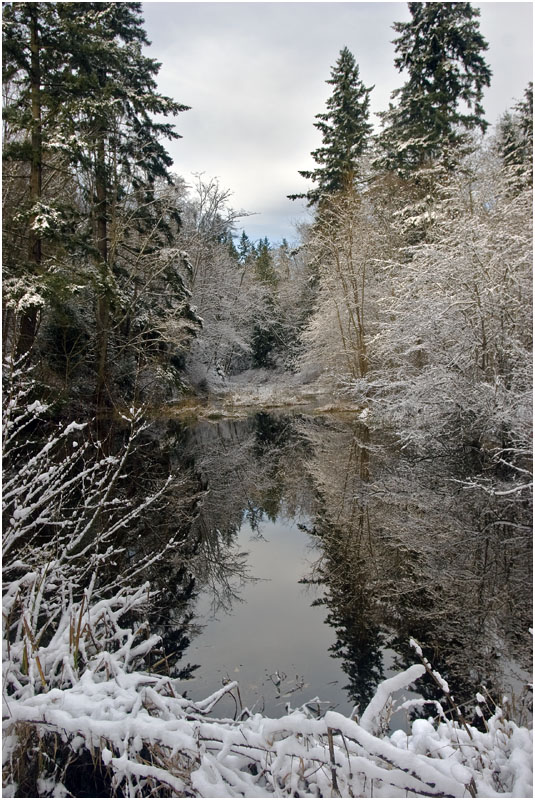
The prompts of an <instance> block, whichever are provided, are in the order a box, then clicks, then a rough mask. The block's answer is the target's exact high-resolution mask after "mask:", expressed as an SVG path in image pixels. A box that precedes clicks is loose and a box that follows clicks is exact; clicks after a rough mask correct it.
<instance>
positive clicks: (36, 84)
mask: <svg viewBox="0 0 535 800" xmlns="http://www.w3.org/2000/svg"><path fill="white" fill-rule="evenodd" d="M30 98H31V117H32V122H31V155H32V157H31V164H30V205H31V208H32V213H31V215H30V229H29V234H28V261H29V262H30V265H31V269H32V274H33V275H34V276H36V275H38V274H39V273H40V271H41V260H42V248H41V236H40V234H39V233H38V231H36V229H35V227H34V223H35V220H36V218H37V213H38V212H37V208H36V206H37V204H38V203H39V202H40V200H41V194H42V173H43V167H42V163H43V143H42V131H41V63H40V53H39V9H38V4H37V3H35V4H32V5H31V6H30ZM36 334H37V308H36V307H35V306H30V307H29V308H27V309H24V310H23V312H22V314H21V319H20V328H19V336H18V342H17V356H22V355H24V354H25V353H29V352H30V350H31V349H32V347H33V344H34V341H35V337H36Z"/></svg>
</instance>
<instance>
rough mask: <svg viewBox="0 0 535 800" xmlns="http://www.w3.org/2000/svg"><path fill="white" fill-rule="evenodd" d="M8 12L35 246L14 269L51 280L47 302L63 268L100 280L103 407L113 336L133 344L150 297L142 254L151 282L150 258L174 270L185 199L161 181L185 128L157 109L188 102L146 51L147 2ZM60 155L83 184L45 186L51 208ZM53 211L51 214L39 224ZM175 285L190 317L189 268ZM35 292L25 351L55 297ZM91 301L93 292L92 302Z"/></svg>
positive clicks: (18, 153)
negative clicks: (72, 226)
mask: <svg viewBox="0 0 535 800" xmlns="http://www.w3.org/2000/svg"><path fill="white" fill-rule="evenodd" d="M4 18H5V30H4V42H5V47H4V79H5V81H8V82H9V84H10V86H13V87H14V88H13V89H12V91H11V92H10V93H9V94H8V102H7V109H6V116H7V118H8V119H9V120H10V125H11V141H10V142H9V143H8V145H9V146H8V148H7V154H8V156H10V158H11V160H13V159H14V158H18V160H19V162H20V161H22V162H23V163H25V164H26V165H27V167H26V168H27V170H28V175H29V184H30V192H29V195H30V203H29V211H28V212H27V213H26V215H25V217H24V226H25V227H24V229H21V231H20V235H21V236H25V237H26V238H27V240H28V242H29V245H28V252H29V253H30V257H29V258H26V259H24V258H22V257H21V255H20V254H18V255H17V256H16V258H15V259H13V261H14V263H13V264H11V265H10V267H11V274H13V275H14V277H15V278H17V280H18V282H19V284H20V283H21V280H20V278H21V276H22V277H23V278H24V279H25V282H24V281H23V285H24V286H25V285H26V284H27V283H32V282H33V285H34V286H35V285H36V281H39V282H40V284H43V283H44V284H46V283H47V282H48V284H49V285H48V289H47V291H48V296H47V302H49V303H50V302H52V305H54V304H56V305H57V299H58V297H59V295H58V294H57V286H58V281H59V274H60V272H61V271H63V273H64V276H65V280H66V281H67V282H68V280H69V275H70V274H74V273H75V280H74V282H75V283H76V284H77V291H78V290H79V289H80V285H81V284H85V285H86V287H87V288H88V289H90V294H91V296H92V302H93V303H94V311H95V316H94V320H93V325H92V326H91V327H92V330H91V337H92V339H93V342H94V343H93V345H92V346H91V348H90V349H88V353H89V352H90V350H92V352H93V359H94V360H93V364H92V365H91V366H90V372H93V374H94V375H95V384H96V392H95V395H96V402H97V405H98V406H101V405H103V404H104V403H105V397H106V395H108V394H109V392H110V391H111V384H112V382H113V376H112V375H111V374H110V360H111V359H112V357H113V358H114V359H115V355H113V356H112V354H111V353H110V340H111V338H112V337H115V338H116V339H117V337H118V336H119V337H122V339H123V340H122V341H121V342H120V343H119V344H118V345H117V346H120V349H121V351H122V352H123V353H124V351H125V347H127V346H128V343H127V342H126V341H125V340H124V337H125V336H128V335H129V334H130V332H131V330H132V324H131V323H132V319H133V312H134V315H135V308H134V307H133V304H134V306H135V303H136V302H137V300H135V299H134V298H136V297H138V296H139V287H138V286H137V283H138V276H137V274H135V273H136V269H137V267H136V265H139V263H140V261H139V258H140V254H142V258H143V263H144V277H143V285H144V286H145V290H144V291H145V292H146V291H147V289H146V287H147V282H146V281H147V267H146V265H147V258H148V257H150V256H151V254H153V255H154V264H155V266H154V267H153V269H154V271H155V274H156V273H157V272H158V270H160V271H161V270H162V264H161V259H159V253H160V252H161V250H162V247H169V246H170V245H172V244H173V241H174V237H175V236H176V233H177V229H178V224H179V218H178V212H177V209H176V207H175V208H173V207H172V206H170V205H169V203H168V202H167V200H166V199H164V198H163V195H162V192H161V191H156V188H157V186H158V182H159V181H162V180H163V181H167V182H168V183H171V181H172V179H171V176H170V174H169V168H170V166H171V164H172V160H171V158H170V156H169V155H168V153H167V151H166V150H165V147H164V145H163V144H162V139H166V138H167V139H169V138H178V134H177V133H176V132H175V130H174V126H173V125H172V124H170V123H168V122H157V121H156V120H155V119H154V117H155V116H156V115H158V116H161V117H169V116H175V115H176V114H178V113H179V112H181V111H184V110H186V109H187V106H184V105H182V104H180V103H176V102H175V101H173V100H172V99H170V98H168V97H165V96H163V95H161V94H159V93H158V91H157V85H156V80H155V78H156V75H157V73H158V71H159V67H160V65H159V64H158V62H156V61H155V60H154V59H151V58H148V57H146V56H144V55H143V53H142V46H143V45H146V44H148V40H147V37H146V34H145V32H144V30H143V25H142V23H143V20H142V18H141V4H140V3H98V2H97V3H50V4H44V3H22V4H13V6H9V7H7V8H6V9H5V10H4ZM44 152H46V155H47V158H46V164H44V163H43V153H44ZM54 165H55V166H56V167H60V169H61V175H62V176H63V183H64V184H65V181H66V180H67V182H68V183H70V184H71V185H69V191H68V192H65V186H63V187H62V188H63V191H62V192H61V193H58V194H57V195H56V196H55V197H52V198H49V197H46V196H45V198H44V199H46V200H47V202H48V203H50V202H52V206H53V207H52V212H53V213H52V212H51V213H48V216H46V215H44V212H43V202H42V201H43V196H42V194H43V191H42V186H43V185H44V184H45V181H43V179H42V172H43V169H45V170H48V173H47V181H46V184H47V185H48V184H49V178H50V174H51V172H52V173H53V169H54ZM19 172H20V170H19ZM65 175H68V178H67V179H66V178H65ZM66 194H67V195H68V197H69V201H66V200H65V195H66ZM58 198H63V199H61V201H59V199H58ZM68 202H70V203H71V209H70V210H68V209H66V206H67V205H68ZM60 207H61V208H60ZM47 208H48V207H47ZM44 216H46V219H44V222H43V224H41V225H38V224H36V221H38V220H43V217H44ZM69 216H70V217H73V216H74V217H76V223H77V224H76V236H73V235H72V230H71V231H70V235H66V222H67V221H68V218H69ZM19 218H20V215H19ZM58 219H59V220H60V222H59V223H58ZM43 230H44V231H46V236H47V237H48V239H49V240H51V239H53V235H54V233H56V234H57V236H56V248H57V247H61V249H62V252H63V264H64V267H63V268H62V267H60V266H58V263H59V262H58V259H57V249H56V251H54V255H55V262H54V264H53V268H52V269H49V266H50V264H49V263H48V262H50V257H51V255H52V253H53V251H52V250H51V249H50V247H49V250H48V252H47V253H46V252H45V253H43V248H42V239H43V233H42V231H43ZM168 260H169V259H168V256H166V263H168ZM179 260H180V259H178V261H179ZM178 261H177V263H178ZM15 262H16V263H15ZM74 264H76V267H75V268H74V267H73V265H74ZM82 271H83V272H84V275H83V276H82V275H81V272H82ZM173 287H174V289H173V297H174V295H175V294H176V292H178V294H179V295H180V297H178V296H177V298H176V299H177V301H178V307H180V308H184V313H186V316H188V315H189V310H188V309H187V308H186V304H185V303H181V299H182V300H184V299H185V298H186V297H187V291H186V289H185V287H184V286H183V284H182V282H181V281H180V280H178V277H177V280H175V281H174V282H173ZM54 293H55V294H54ZM26 294H28V295H29V296H31V297H37V301H38V303H37V301H36V303H37V305H35V304H34V307H30V309H29V311H28V312H26V315H25V317H26V319H27V324H23V323H24V321H25V317H24V316H23V319H22V322H21V323H20V325H19V327H20V330H21V333H20V336H19V350H20V349H21V346H22V345H21V343H25V345H26V346H25V347H24V349H28V348H29V346H31V344H32V341H33V339H34V338H35V335H36V331H37V318H36V317H37V311H36V309H38V308H39V309H40V308H42V307H43V298H42V296H41V294H42V293H39V292H37V293H36V292H35V291H34V292H33V293H32V292H28V291H27V292H26ZM45 294H46V292H45ZM87 300H88V294H87V292H86V306H87ZM90 302H91V301H90ZM39 304H40V305H39ZM86 317H87V314H86ZM23 334H24V335H23ZM149 339H151V337H149ZM151 341H152V339H151ZM139 346H140V340H139V338H138V340H137V344H136V347H139ZM151 347H152V345H151ZM116 349H117V348H116ZM88 366H89V365H88V364H86V370H87V367H88Z"/></svg>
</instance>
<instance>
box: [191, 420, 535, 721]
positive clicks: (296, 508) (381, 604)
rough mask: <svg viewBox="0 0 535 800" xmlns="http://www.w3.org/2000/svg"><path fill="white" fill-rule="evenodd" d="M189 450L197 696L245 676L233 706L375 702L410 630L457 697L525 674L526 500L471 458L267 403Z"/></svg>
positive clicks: (207, 426) (400, 661)
mask: <svg viewBox="0 0 535 800" xmlns="http://www.w3.org/2000/svg"><path fill="white" fill-rule="evenodd" d="M180 459H182V461H183V463H184V464H186V465H187V468H188V469H189V470H190V473H191V474H192V475H194V476H195V480H196V481H198V484H199V486H200V488H201V490H202V493H203V495H202V502H201V505H200V512H199V514H198V515H197V518H196V519H195V521H194V522H193V525H192V529H191V531H190V536H192V537H195V538H196V541H197V542H198V551H197V554H196V568H195V573H196V575H197V577H196V581H195V591H194V592H193V593H192V595H191V598H190V600H189V601H188V604H187V609H188V613H191V614H192V615H193V617H192V618H191V620H190V622H189V623H188V628H187V632H188V639H189V646H187V647H186V648H185V649H184V653H183V657H182V660H183V663H184V664H185V663H186V662H188V663H189V664H190V665H192V666H195V665H197V666H195V668H194V669H192V671H191V677H190V678H189V679H188V680H184V681H183V682H182V683H181V690H182V691H185V692H187V694H188V696H190V697H192V698H193V699H202V698H203V697H205V696H207V695H208V694H210V693H212V692H213V691H216V690H217V689H218V688H220V686H221V685H222V683H224V682H225V681H227V680H237V681H238V682H239V689H240V695H239V698H238V705H240V701H241V705H242V706H247V707H248V708H250V709H254V710H259V711H264V712H265V713H267V714H269V715H277V716H280V715H282V714H284V713H285V711H286V706H287V704H288V703H289V704H290V705H291V706H292V707H297V706H300V705H301V704H303V703H305V702H307V701H311V700H312V699H313V698H316V697H319V698H320V700H321V701H325V704H324V705H322V706H320V708H321V709H322V710H325V709H326V708H328V707H331V708H332V707H334V708H337V709H338V710H340V711H342V712H344V713H349V712H351V710H352V709H353V707H354V706H358V707H359V708H360V709H361V710H362V709H363V708H364V707H365V705H366V704H367V702H369V700H370V699H371V697H372V696H373V693H374V690H375V687H376V686H377V683H378V682H379V681H380V680H382V679H384V678H386V677H389V676H390V675H392V674H393V673H394V672H396V671H398V670H400V669H403V668H405V667H407V666H409V665H410V664H412V663H414V662H415V660H416V657H415V655H414V653H413V651H412V650H411V648H410V646H409V638H410V637H414V638H416V639H418V640H419V641H420V643H421V644H422V646H423V647H424V650H425V652H426V655H428V657H430V658H431V659H432V660H433V664H434V666H435V667H436V668H437V669H438V670H439V671H440V672H441V674H442V675H443V677H444V678H446V680H448V682H449V684H450V688H451V689H452V691H453V693H454V694H455V695H456V696H457V699H458V700H460V701H461V702H469V701H470V699H471V698H473V697H475V692H476V691H479V690H480V687H481V684H482V683H484V684H485V685H486V686H487V688H488V689H489V691H491V692H495V693H500V692H503V691H507V692H510V691H511V690H512V689H514V691H515V692H518V691H519V690H520V688H521V686H522V684H523V682H525V681H526V680H528V679H529V670H530V641H529V633H528V629H529V625H530V620H531V591H532V577H531V533H530V530H531V527H530V520H529V518H528V517H529V510H528V509H523V508H521V507H519V506H518V504H517V505H516V506H515V505H514V504H513V503H511V502H510V500H509V499H507V498H504V499H502V500H499V501H492V503H494V505H493V504H492V503H491V500H490V499H489V498H488V497H487V496H485V494H484V493H482V492H477V491H474V490H467V489H466V488H465V486H463V484H462V480H463V479H464V478H466V477H467V476H470V477H473V475H474V474H475V472H477V467H478V465H477V464H475V463H474V462H473V461H471V462H467V461H466V460H463V461H462V462H460V461H459V458H458V454H457V458H456V459H453V460H452V459H451V458H444V457H442V458H438V457H436V458H435V457H434V458H429V459H424V460H423V459H421V458H420V459H417V458H412V459H411V456H410V454H408V453H406V452H404V453H400V452H398V451H397V450H396V448H395V447H394V446H393V445H392V444H391V443H390V444H389V443H388V442H387V441H386V439H385V436H384V434H382V435H381V437H379V436H378V434H377V433H375V432H373V431H369V430H368V428H367V427H366V426H365V425H363V424H362V423H360V422H358V421H355V420H354V419H351V418H346V419H339V418H335V417H326V416H324V417H306V416H303V415H286V416H284V415H269V414H266V413H260V414H256V415H253V416H251V417H250V418H248V419H243V420H234V421H228V420H226V421H219V422H208V421H203V422H200V423H198V424H197V425H195V426H192V427H191V428H190V429H189V430H188V431H187V432H186V434H185V436H184V437H183V441H182V442H181V445H180ZM459 481H461V482H459ZM496 502H498V505H496ZM423 691H424V694H426V695H427V696H429V697H437V694H436V689H435V687H434V686H433V685H431V684H429V685H427V686H426V687H425V686H424V689H423ZM235 711H236V708H235V704H234V700H233V699H232V698H228V699H226V700H225V704H224V706H223V707H218V713H219V714H229V715H234V713H235ZM399 724H402V723H401V722H400V723H399Z"/></svg>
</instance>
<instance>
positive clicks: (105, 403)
mask: <svg viewBox="0 0 535 800" xmlns="http://www.w3.org/2000/svg"><path fill="white" fill-rule="evenodd" d="M104 136H105V132H104V126H103V125H102V124H101V125H100V128H99V132H98V134H97V137H98V138H97V161H96V169H95V183H96V201H97V203H96V222H97V249H98V253H99V265H98V266H99V272H100V277H101V284H102V285H101V287H100V291H99V294H98V297H97V308H96V338H97V347H96V350H97V364H96V373H97V381H96V390H95V404H96V409H97V413H98V412H99V411H103V410H105V409H106V408H108V407H109V404H110V403H109V401H110V396H109V392H108V342H109V333H110V299H109V287H108V278H109V276H108V269H109V265H108V219H107V213H108V208H107V193H106V146H105V141H104Z"/></svg>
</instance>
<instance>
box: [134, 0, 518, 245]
mask: <svg viewBox="0 0 535 800" xmlns="http://www.w3.org/2000/svg"><path fill="white" fill-rule="evenodd" d="M473 5H474V6H475V7H477V8H479V9H480V10H481V17H480V30H481V32H482V34H483V35H484V37H485V38H486V40H487V42H488V44H489V49H488V50H487V52H486V56H485V57H486V60H487V62H488V64H489V65H490V67H491V69H492V72H493V78H492V83H491V86H490V87H489V88H488V89H487V90H486V92H485V96H484V102H483V105H484V108H485V112H486V118H487V120H488V121H489V122H490V123H495V122H496V120H497V119H498V117H499V116H500V115H501V114H502V113H503V112H504V111H505V110H506V109H507V108H511V106H513V105H514V103H515V102H516V101H517V100H520V99H522V97H523V93H524V89H525V88H526V86H527V84H528V82H529V81H530V80H532V76H533V4H532V3H531V2H525V3H516V2H496V3H494V2H486V3H479V4H478V3H473ZM143 16H144V18H145V30H146V31H147V35H148V38H149V40H150V41H151V46H150V47H149V48H147V50H146V53H147V55H149V56H151V57H153V58H156V59H157V60H158V61H160V62H161V63H162V67H161V69H160V73H159V76H158V88H159V90H160V91H161V92H162V93H163V94H166V95H168V96H170V97H172V98H173V99H175V100H177V101H178V102H180V103H185V104H186V105H188V106H191V110H189V111H187V112H183V113H181V114H180V115H179V116H178V117H177V118H176V120H175V124H176V130H177V132H178V133H179V134H180V135H181V136H182V137H183V138H182V139H179V140H176V141H174V142H170V143H168V150H169V153H170V154H171V156H172V157H173V159H174V165H173V171H174V172H175V173H177V174H178V175H180V176H181V177H182V178H184V180H185V181H186V182H187V183H188V184H193V183H194V182H195V177H194V176H195V174H196V173H203V176H204V178H205V179H211V178H217V179H218V181H219V183H220V186H221V188H222V189H225V190H230V191H231V193H232V194H231V197H230V200H229V205H230V206H231V207H232V208H233V209H234V210H236V211H242V210H244V211H246V212H247V213H248V214H250V216H247V217H244V218H242V219H240V220H239V221H238V222H237V224H236V232H237V234H238V235H239V234H241V231H242V230H245V231H246V233H247V235H248V236H249V238H250V239H252V240H254V241H256V240H257V239H259V238H263V237H264V236H267V237H268V238H269V240H270V241H271V242H277V241H280V240H281V239H282V238H286V239H287V240H288V241H290V242H294V241H297V239H298V234H297V232H296V225H297V223H298V222H299V221H302V220H306V219H308V218H309V212H308V211H307V209H306V204H305V203H304V202H302V201H291V200H288V199H287V198H286V195H288V194H292V193H296V192H297V193H299V192H302V191H306V189H307V188H310V184H309V183H307V181H305V179H304V178H302V177H301V176H300V175H299V174H298V170H306V169H310V168H311V167H313V166H314V161H313V159H312V158H311V156H310V153H311V151H312V150H314V149H315V148H317V147H318V146H320V145H321V135H320V133H319V132H318V131H317V130H316V128H315V127H314V118H315V115H316V114H318V113H321V112H323V111H324V110H325V102H326V100H327V98H328V97H329V96H330V94H331V91H332V88H331V87H330V86H329V85H328V84H327V83H326V82H325V81H326V80H327V79H328V78H329V77H330V72H331V67H332V66H333V65H334V64H335V63H336V60H337V59H338V56H339V53H340V50H341V49H342V48H343V47H348V48H349V49H350V50H351V52H352V53H353V55H354V56H355V59H356V61H357V63H358V64H359V67H360V77H361V79H362V81H363V82H364V84H365V86H367V87H370V86H374V87H375V88H374V89H373V91H372V93H371V102H370V110H371V116H370V119H371V121H372V122H373V123H374V124H375V125H377V124H378V118H377V117H376V116H375V114H376V113H377V112H379V111H382V110H384V109H386V108H387V107H388V102H389V100H390V94H391V92H392V91H393V90H394V89H396V88H398V87H399V86H401V85H402V84H403V83H404V81H405V76H404V74H403V73H399V72H398V71H397V70H396V68H395V67H394V63H393V62H394V55H395V52H394V45H393V44H392V40H393V39H394V38H395V36H396V33H395V31H393V30H392V24H393V23H394V22H403V21H406V20H408V19H410V14H409V11H408V8H407V4H406V3H388V2H341V3H340V2H327V3H325V2H317V3H316V2H298V3H292V2H288V3H285V2H283V3H254V2H252V3H251V2H237V3H226V2H221V3H214V2H195V3H187V2H146V3H143Z"/></svg>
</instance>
